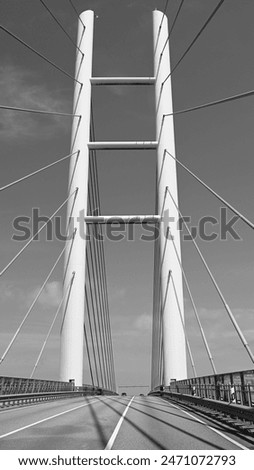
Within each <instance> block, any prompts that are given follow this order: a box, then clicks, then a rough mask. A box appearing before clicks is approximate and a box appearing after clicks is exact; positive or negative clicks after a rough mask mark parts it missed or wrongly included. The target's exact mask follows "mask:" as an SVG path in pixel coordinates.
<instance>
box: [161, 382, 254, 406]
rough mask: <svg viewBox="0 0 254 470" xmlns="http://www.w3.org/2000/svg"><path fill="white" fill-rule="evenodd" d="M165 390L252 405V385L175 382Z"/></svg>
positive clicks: (253, 393)
mask: <svg viewBox="0 0 254 470" xmlns="http://www.w3.org/2000/svg"><path fill="white" fill-rule="evenodd" d="M165 391H168V392H175V393H181V394H184V395H192V396H196V397H200V398H208V399H211V400H218V401H224V402H227V403H236V404H239V405H244V406H248V407H254V386H253V385H250V384H247V385H239V384H237V385H235V384H198V383H197V384H194V385H190V384H189V385H182V386H179V385H178V384H175V385H173V386H170V387H166V388H165Z"/></svg>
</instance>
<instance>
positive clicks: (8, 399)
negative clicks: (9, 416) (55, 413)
mask: <svg viewBox="0 0 254 470" xmlns="http://www.w3.org/2000/svg"><path fill="white" fill-rule="evenodd" d="M85 395H87V394H86V393H85V392H71V391H70V392H46V393H24V394H17V393H16V394H13V395H2V396H0V409H2V408H6V407H10V406H20V405H26V404H31V403H39V402H44V401H49V400H59V399H63V398H75V397H78V396H85ZM94 395H95V393H94Z"/></svg>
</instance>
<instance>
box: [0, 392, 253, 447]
mask: <svg viewBox="0 0 254 470" xmlns="http://www.w3.org/2000/svg"><path fill="white" fill-rule="evenodd" d="M253 448H254V440H253V439H251V438H248V439H247V440H246V439H243V438H242V437H240V436H238V435H237V434H236V433H235V431H233V430H230V429H229V428H228V429H227V428H225V427H222V425H220V424H212V423H211V422H209V421H208V420H207V419H205V418H200V417H199V416H197V415H196V414H194V413H192V412H189V411H185V410H184V409H181V408H180V407H178V406H176V405H175V404H172V403H170V402H168V401H166V400H163V399H161V398H157V397H145V396H143V397H142V396H136V397H114V396H113V397H89V398H77V399H66V400H58V401H54V402H48V403H42V404H38V405H29V406H23V407H19V408H8V409H5V410H1V411H0V449H5V450H11V449H16V450H22V449H23V450H32V449H36V450H48V449H52V450H79V449H80V450H93V449H96V450H103V449H106V450H110V449H113V450H120V449H127V450H138V449H139V450H145V449H147V450H176V449H183V450H201V449H203V450H210V449H213V450H241V449H253Z"/></svg>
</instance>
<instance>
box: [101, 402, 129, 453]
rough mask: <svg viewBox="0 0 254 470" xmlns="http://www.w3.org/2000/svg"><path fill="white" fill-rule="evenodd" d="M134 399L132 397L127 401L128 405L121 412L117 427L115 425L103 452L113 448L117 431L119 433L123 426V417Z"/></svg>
mask: <svg viewBox="0 0 254 470" xmlns="http://www.w3.org/2000/svg"><path fill="white" fill-rule="evenodd" d="M134 398H135V397H132V399H131V400H130V401H129V403H128V405H127V406H126V408H125V410H124V412H123V414H122V416H121V418H120V419H119V421H118V423H117V425H116V427H115V429H114V432H113V434H112V436H111V438H110V439H109V441H108V443H107V445H106V447H105V449H104V450H111V449H112V447H113V445H114V442H115V440H116V437H117V434H118V433H119V431H120V427H121V426H122V424H123V421H124V418H125V416H126V413H127V411H128V409H129V408H130V406H131V404H132V402H133V400H134Z"/></svg>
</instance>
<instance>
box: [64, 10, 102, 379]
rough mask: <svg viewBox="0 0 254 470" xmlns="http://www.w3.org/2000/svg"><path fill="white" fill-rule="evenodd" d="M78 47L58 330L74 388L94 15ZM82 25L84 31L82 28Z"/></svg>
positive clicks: (85, 16) (87, 16)
mask: <svg viewBox="0 0 254 470" xmlns="http://www.w3.org/2000/svg"><path fill="white" fill-rule="evenodd" d="M80 19H81V21H79V26H78V36H77V45H78V46H79V49H80V50H81V51H82V52H83V54H84V55H82V54H81V53H80V51H79V50H77V57H76V74H75V78H76V80H78V81H79V82H81V83H82V85H80V84H79V83H77V82H75V89H74V103H73V110H74V114H76V115H80V116H81V117H80V118H77V117H74V118H73V126H72V143H71V152H78V154H76V155H74V156H73V157H72V159H71V162H70V171H69V194H72V193H73V192H75V191H76V193H75V196H73V198H71V199H70V201H69V205H68V209H67V223H68V220H69V218H70V217H71V218H72V221H73V222H72V223H71V229H70V231H71V230H73V229H75V228H76V229H77V230H76V234H75V237H74V239H73V240H69V241H67V243H68V245H69V246H68V248H67V250H66V257H65V278H64V291H66V290H67V289H68V286H69V285H70V280H71V278H72V276H73V273H75V277H74V281H73V284H72V288H71V291H70V295H69V296H67V298H66V301H65V305H64V306H63V325H62V330H61V359H60V360H61V364H60V380H62V381H69V380H71V379H73V380H75V385H78V386H80V385H82V382H83V344H84V330H83V325H84V301H85V299H84V286H85V259H86V257H85V253H86V241H85V237H84V233H85V230H83V229H84V228H85V227H82V218H83V222H84V216H85V215H86V213H87V196H88V171H89V148H88V143H89V140H90V114H91V81H90V79H91V75H92V49H93V27H94V13H93V11H90V10H88V11H85V12H83V13H82V14H81V15H80ZM83 25H85V28H84V26H83Z"/></svg>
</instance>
